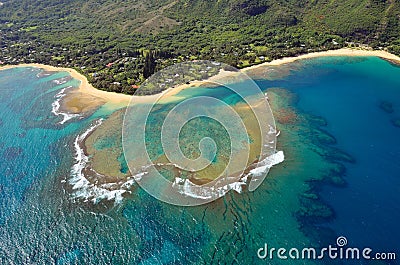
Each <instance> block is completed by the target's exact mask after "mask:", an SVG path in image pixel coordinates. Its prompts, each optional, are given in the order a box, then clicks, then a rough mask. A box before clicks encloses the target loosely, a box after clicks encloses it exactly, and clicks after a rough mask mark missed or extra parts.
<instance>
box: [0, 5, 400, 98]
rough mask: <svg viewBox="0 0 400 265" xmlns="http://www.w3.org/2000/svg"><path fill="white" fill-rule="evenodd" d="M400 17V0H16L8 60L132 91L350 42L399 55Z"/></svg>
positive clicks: (0, 43)
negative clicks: (204, 68) (165, 77)
mask: <svg viewBox="0 0 400 265" xmlns="http://www.w3.org/2000/svg"><path fill="white" fill-rule="evenodd" d="M399 21H400V3H399V0H298V1H296V0H258V1H256V0H208V1H203V0H157V1H154V0H126V1H123V0H115V1H113V0H100V1H96V0H88V1H85V0H35V1H32V0H8V1H4V2H3V5H1V6H0V30H1V35H0V47H1V48H2V49H1V52H0V61H1V62H5V63H19V62H40V63H46V64H51V65H62V66H68V67H75V68H78V70H80V71H82V72H83V73H84V74H85V75H87V76H88V78H89V80H90V81H91V82H92V83H93V84H94V85H95V86H97V87H99V88H102V89H106V90H112V91H117V92H124V93H133V92H134V88H133V87H136V86H137V85H139V84H140V83H141V82H143V80H144V79H145V78H147V76H148V74H151V73H152V72H153V71H154V70H157V69H160V68H163V67H165V66H167V65H170V64H172V63H174V62H179V61H185V60H193V59H210V60H218V61H222V62H225V63H228V64H231V65H234V66H237V67H245V66H248V65H251V64H256V63H260V62H263V61H267V60H272V59H275V58H279V57H282V56H292V55H296V54H300V53H306V52H310V51H318V50H326V49H334V48H340V47H342V46H344V45H346V44H345V43H346V42H360V43H363V44H368V45H370V46H372V47H374V48H378V47H386V48H388V49H389V51H391V52H394V53H397V54H399V53H400V36H399V32H400V22H399ZM149 69H150V71H149Z"/></svg>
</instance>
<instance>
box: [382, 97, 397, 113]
mask: <svg viewBox="0 0 400 265" xmlns="http://www.w3.org/2000/svg"><path fill="white" fill-rule="evenodd" d="M379 108H380V109H381V110H383V111H384V112H386V113H389V114H390V113H393V112H394V109H393V104H392V103H391V102H389V101H386V100H384V101H381V102H380V103H379Z"/></svg>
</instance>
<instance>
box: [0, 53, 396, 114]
mask: <svg viewBox="0 0 400 265" xmlns="http://www.w3.org/2000/svg"><path fill="white" fill-rule="evenodd" d="M336 56H352V57H379V58H382V59H385V60H388V61H389V62H392V63H399V64H400V57H399V56H397V55H394V54H391V53H389V52H387V51H383V50H365V49H353V48H341V49H338V50H328V51H322V52H312V53H308V54H303V55H299V56H295V57H285V58H282V59H276V60H273V61H271V62H265V63H262V64H258V65H253V66H249V67H246V68H243V69H241V70H240V71H239V72H238V73H245V74H247V72H249V71H252V70H255V69H258V68H262V67H268V66H279V65H284V64H289V63H293V62H296V61H299V60H304V59H312V58H318V57H336ZM15 67H37V68H41V69H44V70H45V71H64V72H68V73H69V74H70V75H71V77H72V78H74V79H77V80H79V81H80V82H81V84H80V85H79V88H78V90H76V91H74V92H75V93H74V92H70V93H68V95H71V96H72V95H74V94H78V95H79V94H80V93H81V94H83V95H88V96H93V97H97V98H101V99H103V100H105V103H112V104H117V105H121V106H123V105H126V106H127V105H128V104H129V102H130V101H131V100H133V99H134V100H135V101H136V102H137V103H151V102H155V101H156V100H158V99H161V98H162V97H174V96H175V95H176V94H178V93H179V92H180V91H182V90H184V89H186V88H190V87H199V86H202V85H204V84H207V83H213V82H214V83H218V81H219V80H224V79H227V78H234V77H235V73H236V75H237V72H231V71H225V70H221V71H220V72H219V73H218V74H217V75H214V76H212V77H210V78H208V79H205V80H195V81H192V82H190V84H182V85H178V86H175V87H171V88H168V89H166V90H164V91H163V92H161V93H158V94H154V95H148V96H130V95H125V94H120V93H115V92H107V91H104V90H100V89H97V88H95V87H93V86H92V85H91V84H90V83H89V81H88V80H87V78H86V77H85V76H84V75H83V74H80V73H79V72H78V71H76V70H75V69H73V68H66V67H55V66H50V65H45V64H38V63H28V64H18V65H6V66H2V67H0V71H1V70H6V69H11V68H15ZM172 100H173V99H172ZM66 108H68V106H67V107H66Z"/></svg>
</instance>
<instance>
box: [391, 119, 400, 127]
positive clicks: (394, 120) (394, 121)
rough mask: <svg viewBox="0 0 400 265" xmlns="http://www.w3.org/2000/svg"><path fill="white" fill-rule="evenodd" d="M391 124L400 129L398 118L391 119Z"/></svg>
mask: <svg viewBox="0 0 400 265" xmlns="http://www.w3.org/2000/svg"><path fill="white" fill-rule="evenodd" d="M392 124H393V126H395V127H398V128H400V118H398V119H392Z"/></svg>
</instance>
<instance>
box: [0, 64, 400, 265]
mask: <svg viewBox="0 0 400 265" xmlns="http://www.w3.org/2000/svg"><path fill="white" fill-rule="evenodd" d="M399 76H400V68H399V67H398V66H396V65H393V64H391V63H389V62H387V61H384V60H382V59H379V58H376V57H321V58H315V59H307V60H302V61H297V62H295V63H291V64H289V65H284V66H278V67H277V66H275V67H272V66H271V67H265V70H264V72H263V74H262V75H257V76H253V78H254V79H255V80H256V82H257V84H258V85H259V86H260V87H261V88H262V89H263V90H264V92H266V93H267V95H268V97H269V99H270V103H271V106H272V109H273V111H274V114H275V119H276V123H277V127H278V129H279V130H280V131H281V134H280V136H279V137H278V146H277V150H283V151H284V153H285V161H284V162H283V163H281V164H279V165H276V166H275V167H273V168H272V169H271V171H270V173H269V174H268V176H267V178H266V180H265V181H264V183H263V184H262V185H261V186H260V187H259V188H258V189H257V190H256V191H254V192H249V191H246V190H244V191H243V192H242V193H240V194H239V193H236V192H235V191H230V192H229V193H228V194H227V195H226V196H225V197H223V198H220V199H218V200H216V201H214V202H212V203H209V204H205V205H201V206H196V207H178V206H172V205H169V204H166V203H163V202H160V201H158V200H156V199H154V198H153V197H151V196H150V195H148V194H147V193H146V192H145V191H144V190H142V189H141V188H140V187H139V186H137V185H135V184H132V185H133V188H132V191H131V192H130V193H125V194H123V196H122V194H113V196H109V194H104V193H101V192H100V193H98V194H96V195H98V196H99V198H100V197H101V199H102V200H100V199H99V200H97V201H96V202H97V203H96V204H94V203H93V202H92V201H90V200H89V201H87V200H86V199H85V196H77V195H79V193H77V192H82V190H81V189H79V190H74V189H73V186H74V183H75V184H76V183H77V181H75V182H74V181H71V179H74V178H77V176H78V175H79V174H77V172H78V173H79V165H80V164H79V163H84V162H85V161H84V160H85V159H86V158H85V157H83V156H79V152H78V150H79V148H77V146H76V143H77V139H78V140H79V136H82V135H83V134H85V132H88V130H89V129H90V128H91V127H93V126H97V125H99V126H101V125H100V123H101V122H102V121H104V122H106V121H107V118H108V117H110V115H112V114H113V113H114V112H116V111H117V110H118V109H112V108H100V109H98V110H97V111H96V112H95V113H93V114H91V115H90V116H88V117H86V116H81V115H67V114H65V113H62V112H61V111H60V110H59V102H60V100H62V98H63V97H64V95H65V94H66V93H68V90H69V89H74V88H76V87H78V86H79V82H78V81H77V80H74V79H72V78H70V76H69V75H68V73H66V72H45V71H43V70H41V69H37V68H32V67H24V68H12V69H8V70H3V71H0V94H1V96H0V110H1V113H2V114H1V116H0V136H1V137H0V154H2V158H3V159H2V160H0V264H331V263H332V264H397V263H396V261H393V260H387V261H384V263H378V262H377V261H371V260H370V261H366V260H362V259H360V260H352V261H348V260H347V261H343V260H338V259H336V260H330V259H328V258H326V257H325V259H324V260H322V261H321V260H312V259H298V260H282V259H279V258H277V257H276V256H275V257H274V259H272V260H271V259H269V258H266V259H260V258H259V257H258V256H257V251H258V250H259V249H260V248H263V247H264V246H265V244H268V246H269V247H270V248H272V247H274V248H277V249H278V248H287V249H290V248H307V247H315V248H317V249H318V248H322V247H327V246H328V245H335V244H336V243H337V242H336V239H337V238H338V237H339V236H342V237H345V238H346V239H347V246H349V247H358V248H360V249H361V248H366V247H369V248H371V249H373V251H374V252H396V253H399V250H400V248H399V244H398V238H400V229H399V228H398V226H397V223H398V220H400V211H399V207H400V206H399V202H400V197H399V196H398V194H399V192H400V179H399V178H398V177H399V173H398V172H399V169H400V162H399V161H400V147H399V146H400V145H399V144H400V137H399V135H400V134H399V133H400V127H399V126H400V125H399V124H400V120H399V119H400V79H399V78H398V77H399ZM194 90H196V89H187V90H184V91H182V92H181V96H184V97H190V96H191V95H193V94H196V95H211V94H213V93H211V92H210V91H211V90H207V89H201V90H196V91H194ZM218 95H219V96H220V97H221V96H222V97H223V95H222V94H218ZM229 100H230V99H227V100H226V101H227V102H229ZM235 103H236V102H235V101H232V102H230V104H235ZM202 126H204V124H203V125H202ZM118 148H120V147H118ZM87 159H90V158H89V157H88V158H87ZM78 177H79V176H78ZM78 181H79V179H78ZM71 183H72V184H71ZM82 185H84V183H80V185H78V186H80V187H82ZM374 262H375V263H374Z"/></svg>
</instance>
